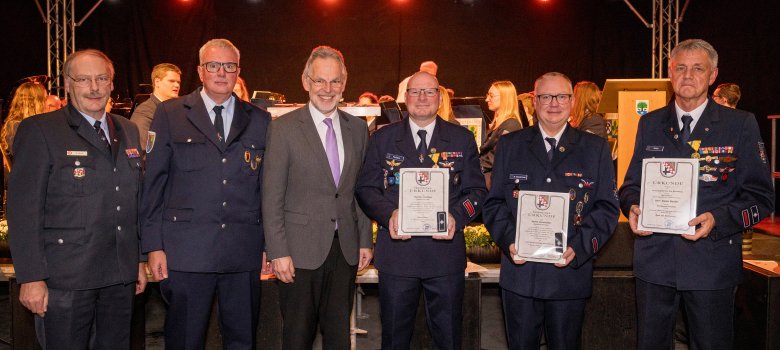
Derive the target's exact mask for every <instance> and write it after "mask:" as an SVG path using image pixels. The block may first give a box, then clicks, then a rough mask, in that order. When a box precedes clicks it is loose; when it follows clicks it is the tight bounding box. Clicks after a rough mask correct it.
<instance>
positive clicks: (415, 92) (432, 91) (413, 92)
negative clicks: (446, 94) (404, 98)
mask: <svg viewBox="0 0 780 350" xmlns="http://www.w3.org/2000/svg"><path fill="white" fill-rule="evenodd" d="M406 93H407V94H409V96H413V97H418V96H420V95H421V94H423V95H425V96H427V97H436V95H438V94H439V88H438V87H435V88H427V89H417V88H409V89H406Z"/></svg>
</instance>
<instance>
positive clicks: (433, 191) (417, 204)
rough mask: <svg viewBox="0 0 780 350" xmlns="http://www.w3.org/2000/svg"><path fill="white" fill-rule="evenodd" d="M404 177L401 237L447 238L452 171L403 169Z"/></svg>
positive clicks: (401, 175)
mask: <svg viewBox="0 0 780 350" xmlns="http://www.w3.org/2000/svg"><path fill="white" fill-rule="evenodd" d="M400 178H401V182H400V184H399V189H400V196H399V198H398V234H399V235H411V236H447V224H448V222H447V221H448V215H447V214H448V213H449V204H450V203H449V202H450V201H449V198H450V186H449V184H450V172H449V169H444V168H403V169H401V171H400Z"/></svg>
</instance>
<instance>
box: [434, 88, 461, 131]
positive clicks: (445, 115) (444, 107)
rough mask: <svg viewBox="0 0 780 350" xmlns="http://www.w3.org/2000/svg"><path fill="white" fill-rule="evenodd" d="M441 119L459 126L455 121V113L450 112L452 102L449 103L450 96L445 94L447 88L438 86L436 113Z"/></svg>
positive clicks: (447, 93)
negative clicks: (437, 107)
mask: <svg viewBox="0 0 780 350" xmlns="http://www.w3.org/2000/svg"><path fill="white" fill-rule="evenodd" d="M436 114H438V115H439V116H440V117H441V118H442V119H444V120H446V121H448V122H450V123H452V124H455V125H460V123H458V120H457V119H455V113H453V112H452V101H450V94H449V92H447V88H445V87H444V86H441V85H439V110H438V111H437V112H436Z"/></svg>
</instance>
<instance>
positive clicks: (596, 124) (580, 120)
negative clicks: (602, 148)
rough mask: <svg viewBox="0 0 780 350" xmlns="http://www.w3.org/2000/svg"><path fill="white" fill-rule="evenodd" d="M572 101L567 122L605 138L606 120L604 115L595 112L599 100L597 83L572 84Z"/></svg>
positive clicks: (599, 92) (582, 82) (599, 93)
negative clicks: (569, 118) (569, 117)
mask: <svg viewBox="0 0 780 350" xmlns="http://www.w3.org/2000/svg"><path fill="white" fill-rule="evenodd" d="M573 99H574V101H573V103H572V107H571V120H570V121H569V124H571V126H573V127H575V128H577V129H578V130H580V131H585V132H589V133H591V134H595V135H597V136H601V137H603V138H605V139H606V138H607V122H606V121H604V116H603V115H601V114H599V113H596V108H598V106H599V101H601V91H599V87H598V85H596V84H595V83H593V82H590V81H581V82H579V83H577V85H574V98H573Z"/></svg>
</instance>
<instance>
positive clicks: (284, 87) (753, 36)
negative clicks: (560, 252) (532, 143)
mask: <svg viewBox="0 0 780 350" xmlns="http://www.w3.org/2000/svg"><path fill="white" fill-rule="evenodd" d="M42 2H44V3H45V1H42ZM76 2H77V6H76V14H77V18H81V17H82V16H83V15H84V14H85V13H86V12H87V10H88V9H89V8H90V7H91V6H92V5H93V4H94V3H95V2H96V1H94V0H76ZM631 2H632V3H633V4H634V5H635V6H636V7H637V8H638V9H639V11H640V12H641V13H642V14H643V15H644V16H645V17H646V18H648V19H649V18H650V16H651V3H652V1H651V0H632V1H631ZM469 4H472V5H469ZM778 10H780V2H777V1H769V0H765V1H760V0H749V1H731V0H707V1H702V0H691V4H690V7H689V8H688V11H687V13H686V16H685V18H684V22H683V23H681V25H680V32H681V33H682V35H681V36H680V39H681V40H682V39H686V38H691V37H700V38H703V39H705V40H708V41H710V42H711V43H712V44H713V45H714V46H715V47H716V49H718V50H719V53H720V63H719V67H720V75H719V77H718V79H717V81H716V84H719V83H723V82H735V83H737V84H739V85H740V86H741V87H742V91H743V96H744V97H743V100H742V102H740V107H741V108H743V109H747V110H750V111H753V112H755V113H756V115H757V117H758V119H759V123H760V124H761V125H762V131H763V132H764V139H765V140H767V142H768V141H769V124H768V122H767V121H766V119H765V117H766V115H767V114H776V113H780V106H778V103H777V102H775V96H777V93H778V87H777V86H778V84H777V82H776V79H777V78H778V77H780V68H779V67H778V66H779V65H778V61H780V60H778V58H780V54H779V53H780V35H778V30H777V27H776V22H777V21H776V20H777V19H778V16H777V15H776V14H777V13H780V11H778ZM0 23H2V27H3V29H4V30H3V31H2V32H3V34H4V45H3V47H4V50H3V51H4V54H3V55H0V63H2V65H1V67H2V68H0V95H2V96H5V95H6V94H7V92H8V89H9V88H10V86H11V84H12V83H13V82H14V81H16V80H18V79H20V78H22V77H25V76H29V75H34V74H44V73H45V72H46V55H45V53H46V31H45V28H46V27H45V25H44V24H43V23H42V22H41V17H40V15H39V14H38V12H37V9H36V7H35V3H34V2H33V1H29V0H28V1H12V0H2V1H0ZM651 36H652V32H651V30H650V29H648V28H645V27H644V26H643V25H642V23H641V22H640V21H639V20H638V19H637V18H636V17H635V16H634V14H633V13H631V11H630V10H629V9H628V7H627V6H626V5H625V4H624V3H623V1H620V0H550V1H546V2H542V1H539V0H405V1H398V0H187V1H184V0H107V1H104V2H103V4H102V5H100V7H98V9H97V11H95V13H94V14H93V15H92V16H91V17H90V18H88V19H87V20H86V21H85V23H84V25H83V26H82V27H79V28H78V29H77V30H76V47H77V49H81V48H88V47H89V48H97V49H100V50H103V51H105V52H106V53H107V54H108V55H109V56H110V57H111V58H112V59H113V60H114V63H115V66H116V71H117V76H116V79H115V90H114V94H113V95H114V96H115V97H116V96H117V95H119V96H120V97H129V96H132V95H133V94H135V93H136V92H138V84H141V83H149V79H150V78H149V74H150V72H151V67H152V66H154V65H155V64H157V63H160V62H171V63H174V64H177V65H178V66H180V67H181V68H182V70H183V71H184V74H183V76H182V80H183V84H182V85H183V86H182V94H184V93H189V92H190V91H192V90H193V89H195V88H196V87H197V86H198V85H199V81H198V77H197V73H196V71H195V66H196V65H197V50H198V48H199V47H200V46H201V45H202V44H203V43H204V42H205V41H206V40H208V39H211V38H215V37H225V38H228V39H230V40H231V41H233V42H234V43H235V44H236V45H237V46H238V47H239V49H240V50H241V67H242V72H241V75H242V76H243V77H244V78H245V79H246V81H247V84H248V86H249V89H250V90H271V91H275V92H280V93H283V94H285V95H286V96H287V98H288V101H291V102H303V101H305V100H306V93H305V92H304V90H303V89H302V87H301V83H300V76H301V71H302V69H303V65H304V63H305V60H306V57H307V55H308V53H309V51H310V50H311V49H312V48H313V47H314V46H316V45H320V44H326V45H331V46H334V47H336V48H338V49H340V50H341V51H342V52H343V53H344V56H345V58H346V63H347V67H348V70H349V79H348V83H347V89H346V91H345V93H344V97H345V99H346V100H347V101H354V100H356V99H357V96H358V95H360V93H362V92H363V91H366V90H368V91H372V92H374V93H377V94H379V95H381V94H389V95H393V96H394V95H395V94H396V90H397V84H398V81H400V80H401V79H403V78H404V77H406V76H408V75H410V74H411V73H412V72H414V71H416V70H417V67H418V65H419V63H420V62H421V61H424V60H429V59H430V60H434V61H436V62H438V63H439V67H440V68H439V78H440V81H441V83H442V85H445V86H447V87H451V88H453V89H454V90H455V92H456V95H457V96H482V95H484V94H485V93H486V91H487V88H488V87H489V84H490V83H491V82H492V81H494V80H503V79H507V80H511V81H513V82H514V83H515V86H517V89H518V91H519V92H522V91H529V90H531V89H532V84H533V80H534V79H535V78H536V77H537V76H538V75H540V74H542V73H544V72H546V71H551V70H556V71H560V72H563V73H565V74H567V75H569V76H570V77H571V78H572V80H574V81H575V82H576V81H579V80H592V81H594V82H596V83H597V84H599V85H603V83H604V80H605V79H607V78H647V77H649V76H650V72H651V60H650V51H651V45H650V44H651ZM713 89H714V87H713ZM711 90H712V89H711Z"/></svg>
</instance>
